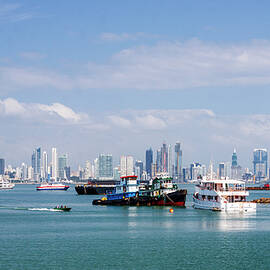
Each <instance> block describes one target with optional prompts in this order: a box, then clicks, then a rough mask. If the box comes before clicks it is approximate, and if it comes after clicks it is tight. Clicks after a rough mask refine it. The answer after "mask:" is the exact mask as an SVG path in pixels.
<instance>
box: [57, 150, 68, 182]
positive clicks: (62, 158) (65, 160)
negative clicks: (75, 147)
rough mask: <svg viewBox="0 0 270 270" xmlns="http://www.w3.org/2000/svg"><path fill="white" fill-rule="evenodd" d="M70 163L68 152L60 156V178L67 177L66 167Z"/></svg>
mask: <svg viewBox="0 0 270 270" xmlns="http://www.w3.org/2000/svg"><path fill="white" fill-rule="evenodd" d="M67 164H68V156H67V154H65V155H62V156H59V157H58V177H59V178H60V179H66V178H67V176H66V168H67Z"/></svg>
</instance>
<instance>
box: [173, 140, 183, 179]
mask: <svg viewBox="0 0 270 270" xmlns="http://www.w3.org/2000/svg"><path fill="white" fill-rule="evenodd" d="M174 158H175V164H174V170H175V172H174V176H175V178H176V179H177V180H179V179H180V178H181V171H182V150H181V145H180V142H176V144H175V147H174Z"/></svg>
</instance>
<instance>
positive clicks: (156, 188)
mask: <svg viewBox="0 0 270 270" xmlns="http://www.w3.org/2000/svg"><path fill="white" fill-rule="evenodd" d="M186 194H187V191H186V190H185V189H184V190H179V189H178V187H177V185H176V184H173V182H172V178H156V179H154V180H153V183H152V185H151V186H148V187H146V188H144V189H143V190H140V189H139V185H138V183H137V176H135V175H132V176H124V177H121V181H120V185H118V186H116V190H115V192H114V193H112V194H107V195H106V197H104V198H102V199H99V200H93V204H94V205H134V206H141V205H148V206H151V205H159V206H166V205H168V206H169V205H170V206H185V201H186Z"/></svg>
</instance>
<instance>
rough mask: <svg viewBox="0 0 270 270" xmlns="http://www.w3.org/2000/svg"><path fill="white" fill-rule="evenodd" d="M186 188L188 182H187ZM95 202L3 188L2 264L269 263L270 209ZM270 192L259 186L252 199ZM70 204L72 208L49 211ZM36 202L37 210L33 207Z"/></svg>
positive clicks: (33, 266)
mask: <svg viewBox="0 0 270 270" xmlns="http://www.w3.org/2000/svg"><path fill="white" fill-rule="evenodd" d="M182 187H184V186H182ZM185 188H188V192H189V195H188V198H187V207H186V208H174V213H173V214H171V213H169V207H113V206H111V207H108V206H92V204H91V202H92V200H93V199H95V198H98V196H78V195H76V192H75V189H74V187H73V186H72V187H71V188H70V189H69V190H68V191H39V192H38V191H36V190H35V186H33V185H16V187H15V189H14V190H10V191H0V228H1V233H0V269H1V270H3V269H66V270H67V269H270V256H269V254H270V207H268V206H262V205H258V209H257V212H256V213H253V214H224V213H219V212H211V211H206V210H195V209H193V208H192V207H191V194H192V191H193V186H191V185H187V186H185ZM259 197H270V192H262V191H253V192H252V193H251V196H250V199H253V198H259ZM57 204H63V205H67V206H69V207H72V211H71V212H69V213H62V212H53V211H50V210H49V209H50V208H52V207H54V206H56V205H57ZM33 208H34V209H33Z"/></svg>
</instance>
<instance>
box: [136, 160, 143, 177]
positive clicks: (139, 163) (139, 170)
mask: <svg viewBox="0 0 270 270" xmlns="http://www.w3.org/2000/svg"><path fill="white" fill-rule="evenodd" d="M135 175H137V176H138V179H139V180H142V175H143V162H142V161H141V160H136V162H135Z"/></svg>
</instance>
